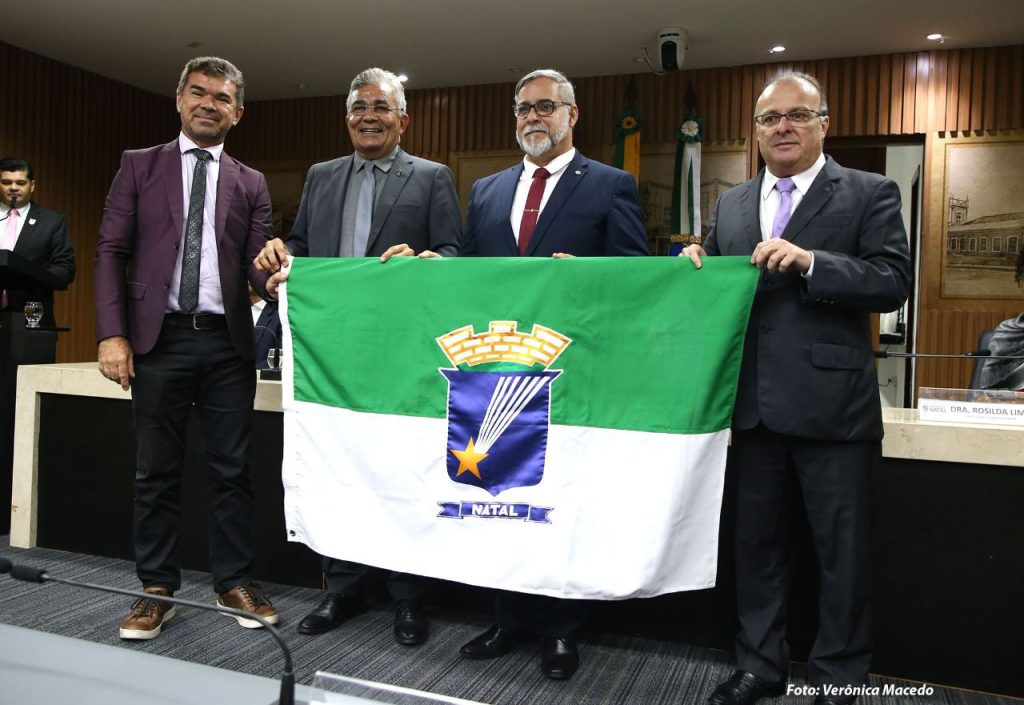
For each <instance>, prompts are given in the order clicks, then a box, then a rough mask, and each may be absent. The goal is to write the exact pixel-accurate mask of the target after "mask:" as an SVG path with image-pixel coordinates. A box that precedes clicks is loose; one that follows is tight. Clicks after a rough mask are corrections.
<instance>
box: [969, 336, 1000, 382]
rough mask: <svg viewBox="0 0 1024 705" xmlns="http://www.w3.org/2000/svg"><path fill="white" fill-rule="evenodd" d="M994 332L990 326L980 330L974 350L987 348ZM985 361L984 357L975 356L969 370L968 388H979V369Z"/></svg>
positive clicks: (983, 365) (980, 369) (982, 367)
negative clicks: (969, 382)
mask: <svg viewBox="0 0 1024 705" xmlns="http://www.w3.org/2000/svg"><path fill="white" fill-rule="evenodd" d="M994 332H995V330H994V329H992V328H989V329H988V330H983V331H981V335H979V336H978V347H976V348H975V350H988V345H989V341H990V340H991V339H992V334H993V333H994ZM986 362H988V360H987V359H986V358H984V357H978V358H975V360H974V368H973V369H972V370H971V384H970V385H969V386H968V387H967V388H968V389H981V371H982V369H984V367H985V363H986Z"/></svg>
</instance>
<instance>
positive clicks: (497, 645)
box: [459, 624, 519, 661]
mask: <svg viewBox="0 0 1024 705" xmlns="http://www.w3.org/2000/svg"><path fill="white" fill-rule="evenodd" d="M517 643H519V639H518V638H517V637H516V636H515V635H514V634H513V633H512V632H510V631H509V630H508V629H502V628H501V627H499V626H498V625H497V624H495V625H494V626H493V627H491V628H490V629H488V630H487V631H486V632H484V633H483V634H481V635H480V636H478V637H476V638H475V639H473V640H472V641H470V642H468V643H466V644H463V646H462V648H461V649H459V653H460V654H462V657H463V658H468V659H471V660H473V661H477V660H480V659H487V658H498V657H499V656H504V655H505V654H507V653H508V652H509V651H511V650H512V647H513V646H515V645H516V644H517Z"/></svg>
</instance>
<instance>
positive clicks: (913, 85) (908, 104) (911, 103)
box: [898, 54, 917, 135]
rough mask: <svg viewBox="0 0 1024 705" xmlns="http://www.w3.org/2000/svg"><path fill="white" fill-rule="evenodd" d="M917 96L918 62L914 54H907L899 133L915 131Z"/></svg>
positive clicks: (904, 63)
mask: <svg viewBox="0 0 1024 705" xmlns="http://www.w3.org/2000/svg"><path fill="white" fill-rule="evenodd" d="M916 97H917V62H916V61H915V56H914V55H913V54H907V55H906V58H905V60H904V62H903V123H902V124H901V125H900V129H899V133H898V134H903V135H905V134H909V133H913V132H914V124H915V123H914V116H915V113H916V107H917V106H916V105H915V99H916Z"/></svg>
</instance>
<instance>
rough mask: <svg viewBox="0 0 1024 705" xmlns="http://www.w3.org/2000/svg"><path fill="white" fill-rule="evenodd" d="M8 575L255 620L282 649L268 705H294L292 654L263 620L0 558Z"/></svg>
mask: <svg viewBox="0 0 1024 705" xmlns="http://www.w3.org/2000/svg"><path fill="white" fill-rule="evenodd" d="M8 572H9V573H10V574H11V577H12V578H14V579H15V580H23V581H25V582H28V583H60V584H61V585H70V586H72V587H76V588H85V589H86V590H98V591H100V592H112V593H115V594H117V595H127V596H128V597H134V598H136V599H143V600H153V601H155V602H167V603H169V604H172V605H181V606H182V607H194V608H196V609H199V610H206V611H208V612H217V613H219V614H228V615H232V616H234V617H244V618H245V619H254V620H256V621H257V622H259V623H260V624H261V625H263V627H264V628H265V629H266V630H267V632H268V633H269V634H270V635H271V636H272V637H274V640H275V641H277V644H278V646H280V647H281V653H283V654H284V669H283V670H282V672H281V694H280V696H279V698H278V700H277V702H276V703H272V704H271V705H295V671H294V669H293V668H292V653H291V651H290V650H289V649H288V645H287V644H286V643H285V642H284V639H283V638H281V633H280V632H278V631H277V629H275V628H274V625H272V624H271V623H270V622H268V621H267V620H266V619H264V618H263V617H261V616H259V615H258V614H254V613H252V612H246V611H244V610H237V609H234V608H233V607H220V606H213V605H207V604H204V603H202V602H193V601H192V600H182V599H180V598H177V597H167V596H164V595H151V594H149V593H145V592H138V591H136V590H125V589H123V588H116V587H110V586H108V585H97V584H95V583H84V582H78V581H77V580H67V579H65V578H58V577H56V576H53V575H50V574H49V573H47V572H46V570H45V569H43V568H33V567H32V566H27V565H14V564H13V563H11V561H10V560H8V559H7V558H4V557H3V556H0V573H8Z"/></svg>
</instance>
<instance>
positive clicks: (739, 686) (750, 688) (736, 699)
mask: <svg viewBox="0 0 1024 705" xmlns="http://www.w3.org/2000/svg"><path fill="white" fill-rule="evenodd" d="M785 687H786V683H785V681H781V682H778V683H769V682H767V681H763V680H761V679H760V678H758V677H757V676H755V675H754V674H753V673H748V672H747V671H734V672H733V674H732V676H730V677H729V680H727V681H726V682H725V683H722V684H721V685H720V686H718V687H717V688H715V692H714V693H712V694H711V697H710V698H708V703H709V704H710V705H754V703H756V702H757V701H758V700H760V699H761V698H763V697H766V696H767V697H777V696H779V695H782V693H783V692H784V691H785Z"/></svg>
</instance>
